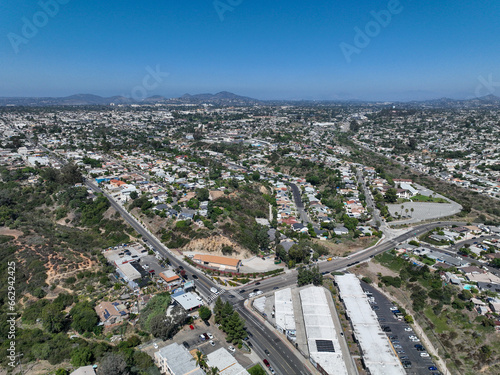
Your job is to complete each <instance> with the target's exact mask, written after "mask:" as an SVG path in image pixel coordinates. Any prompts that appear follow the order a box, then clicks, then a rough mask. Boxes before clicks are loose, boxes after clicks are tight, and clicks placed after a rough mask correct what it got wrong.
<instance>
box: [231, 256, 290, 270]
mask: <svg viewBox="0 0 500 375" xmlns="http://www.w3.org/2000/svg"><path fill="white" fill-rule="evenodd" d="M241 263H242V265H241V266H240V272H242V273H249V272H265V271H272V270H276V269H278V268H283V264H274V255H272V256H268V257H266V258H264V260H263V259H262V258H260V257H253V258H250V259H245V260H242V261H241Z"/></svg>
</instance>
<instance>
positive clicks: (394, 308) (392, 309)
mask: <svg viewBox="0 0 500 375" xmlns="http://www.w3.org/2000/svg"><path fill="white" fill-rule="evenodd" d="M397 309H398V308H397V307H395V306H393V307H391V308H390V310H391V311H396V310H397Z"/></svg>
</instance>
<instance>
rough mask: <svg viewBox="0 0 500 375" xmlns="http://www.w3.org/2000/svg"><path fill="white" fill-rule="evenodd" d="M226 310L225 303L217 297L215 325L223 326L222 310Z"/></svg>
mask: <svg viewBox="0 0 500 375" xmlns="http://www.w3.org/2000/svg"><path fill="white" fill-rule="evenodd" d="M223 309H224V302H222V299H221V298H220V296H219V297H217V300H215V306H214V315H215V323H218V324H221V323H222V310H223Z"/></svg>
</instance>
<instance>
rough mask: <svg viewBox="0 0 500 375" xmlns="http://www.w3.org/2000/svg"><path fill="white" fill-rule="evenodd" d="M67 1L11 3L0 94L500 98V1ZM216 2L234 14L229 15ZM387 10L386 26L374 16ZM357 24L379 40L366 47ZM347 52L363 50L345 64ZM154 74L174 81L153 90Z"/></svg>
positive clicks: (1, 24) (6, 5)
mask: <svg viewBox="0 0 500 375" xmlns="http://www.w3.org/2000/svg"><path fill="white" fill-rule="evenodd" d="M59 1H60V2H61V3H65V4H60V3H59V2H57V0H42V1H41V2H42V3H47V4H50V3H54V2H56V3H57V4H58V6H57V7H58V8H59V9H55V8H54V6H53V4H52V6H51V7H49V8H46V9H49V11H51V12H52V15H46V14H47V12H48V11H47V10H43V7H42V5H40V4H39V0H17V1H7V2H3V4H1V5H0V82H1V85H0V96H65V95H71V94H75V93H91V94H96V95H102V96H111V95H125V96H133V92H134V90H135V89H137V87H142V88H143V90H144V91H143V92H146V93H147V96H151V95H157V94H159V95H165V96H167V97H174V96H180V95H182V94H184V93H191V94H194V93H204V92H212V93H215V92H218V91H223V90H227V91H231V92H234V93H237V94H240V95H247V96H252V97H256V98H259V99H367V100H410V99H429V98H439V97H443V96H448V97H453V98H466V97H472V96H474V95H475V94H476V93H481V94H484V95H486V94H489V93H493V94H496V95H498V96H500V83H497V84H492V85H489V86H488V87H487V88H485V87H484V84H483V86H481V87H478V86H479V85H481V83H480V77H483V78H484V79H486V80H488V77H490V78H491V79H490V81H492V82H494V83H496V82H500V64H499V62H500V38H499V37H498V35H499V34H500V22H498V19H499V17H500V2H498V1H497V0H495V1H493V0H483V1H481V2H472V1H464V0H454V1H451V0H441V1H426V0H422V1H417V0H400V1H399V4H398V1H397V0H391V1H387V0H386V1H379V0H372V1H366V0H358V1H347V0H346V1H334V0H329V1H328V0H327V1H324V0H316V1H315V2H311V1H304V0H301V1H296V0H286V1H285V0H274V1H264V0H252V1H250V0H216V1H213V0H203V1H201V0H191V1H172V0H163V1H156V0H149V1H148V0H146V1H137V0H136V1H131V0H120V1H118V0H106V1H103V0H100V1H96V0H85V1H84V0H59ZM214 4H218V5H219V7H220V9H223V7H226V8H227V9H229V8H230V10H227V11H225V12H224V13H223V20H222V19H221V17H220V16H219V14H218V12H217V10H216V8H215V6H214ZM231 4H233V5H231ZM54 9H55V10H54ZM388 9H389V10H397V12H395V13H394V14H391V19H390V20H389V21H388V22H386V25H384V26H380V24H376V22H377V21H376V20H375V18H374V16H373V15H372V13H371V12H381V11H383V12H385V13H384V14H385V15H387V14H388V13H387V12H389V10H388ZM219 12H220V11H219ZM44 14H45V15H44ZM389 14H390V13H389ZM385 19H386V21H387V18H385ZM26 21H27V22H28V23H29V24H33V23H34V24H35V25H34V27H35V28H36V30H35V31H36V35H30V34H29V32H30V31H31V33H33V29H31V30H30V29H29V26H25V25H26ZM36 25H38V26H39V27H37V26H36ZM377 25H378V26H377ZM23 26H24V29H25V30H23ZM355 28H358V29H357V30H361V31H362V32H363V33H365V32H368V33H369V34H371V36H368V38H369V43H368V44H367V45H366V46H365V45H364V44H363V43H360V42H359V40H358V41H357V42H358V44H356V41H355V36H356V34H357V32H356V31H355ZM358 39H359V38H358ZM362 42H365V44H366V39H365V40H364V41H362ZM342 43H343V44H342ZM341 45H343V46H344V47H345V46H347V45H349V46H350V47H349V48H351V47H352V48H353V49H355V50H356V52H353V53H352V54H350V56H349V59H346V56H345V54H344V53H343V50H342V49H341V47H340V46H341ZM344 49H345V48H344ZM351 51H352V50H351ZM348 60H350V61H348ZM148 67H150V68H152V69H153V70H154V69H156V67H159V69H160V70H161V72H168V73H169V75H168V77H166V76H163V75H162V77H161V79H160V80H158V81H148V82H150V83H154V84H151V85H146V86H147V87H146V88H147V90H146V89H145V88H144V87H145V86H144V85H143V83H142V82H143V80H144V78H145V77H146V76H147V75H148V74H149V73H148V71H147V69H148Z"/></svg>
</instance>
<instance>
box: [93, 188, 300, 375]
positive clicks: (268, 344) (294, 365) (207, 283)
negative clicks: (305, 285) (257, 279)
mask: <svg viewBox="0 0 500 375" xmlns="http://www.w3.org/2000/svg"><path fill="white" fill-rule="evenodd" d="M86 185H87V186H88V187H89V188H91V189H92V190H93V191H95V192H99V193H103V194H104V195H105V196H106V197H107V198H108V200H109V202H110V203H111V205H112V206H113V208H114V209H115V210H117V211H118V212H119V213H120V214H121V216H122V217H123V218H124V219H125V220H126V221H127V222H128V223H129V224H130V225H131V226H132V227H133V228H134V229H135V230H136V231H137V233H139V234H141V235H142V238H143V240H147V242H148V243H149V244H151V246H152V247H153V248H154V249H155V250H156V251H158V252H159V253H160V254H161V255H162V256H164V257H166V258H168V259H169V260H170V263H171V264H172V265H173V266H174V267H179V266H182V267H184V269H185V270H186V271H187V272H188V275H189V277H190V278H192V275H193V274H195V275H197V277H198V279H196V280H195V285H196V289H197V290H198V291H199V292H201V294H203V296H204V297H205V299H206V300H208V301H210V300H212V299H213V297H214V294H213V293H212V292H211V291H210V288H212V287H215V288H217V289H220V286H219V285H217V284H215V283H214V282H212V281H211V280H210V279H208V278H207V277H206V276H205V275H204V274H203V273H201V272H199V271H198V270H196V269H194V268H193V267H191V266H190V265H189V264H188V263H186V262H183V261H181V260H179V259H177V258H176V257H175V256H174V255H173V254H172V253H171V252H170V251H169V250H168V249H167V248H166V247H165V246H164V245H163V244H162V243H160V241H158V240H157V239H156V237H154V236H153V235H152V234H150V233H149V231H147V230H146V229H145V228H144V227H143V226H142V225H141V224H140V223H138V222H137V221H136V220H135V219H134V218H133V217H132V215H130V214H129V213H128V212H127V211H126V210H125V209H124V208H123V207H122V206H121V205H120V204H118V203H117V202H116V201H115V200H114V199H112V198H111V197H110V196H109V195H108V194H107V193H105V192H103V191H102V190H101V189H99V188H98V187H97V186H96V185H95V184H93V183H91V182H89V181H86ZM286 280H288V282H289V283H290V284H293V283H295V282H296V280H295V279H294V278H290V279H288V278H287V279H286ZM231 294H232V293H231ZM234 295H235V294H233V298H230V297H229V295H228V293H227V292H226V293H224V294H221V298H222V299H223V300H227V301H229V302H230V303H232V304H233V306H234V308H235V310H236V311H238V313H239V314H240V315H241V317H242V318H243V319H245V321H246V326H247V328H248V330H249V331H250V332H251V333H252V335H253V337H252V338H251V340H250V341H252V344H253V349H254V350H256V351H257V353H258V354H259V355H260V357H261V358H267V359H268V361H269V362H270V363H271V366H272V367H273V368H274V369H275V371H276V373H277V374H280V375H281V374H283V375H285V374H310V371H309V370H307V369H306V368H305V366H304V365H303V363H302V362H301V361H300V360H299V359H298V358H297V357H296V353H295V352H293V351H292V350H290V348H289V347H288V346H286V345H285V344H284V343H283V342H282V341H281V339H280V338H279V337H278V336H277V335H276V334H275V333H274V330H272V329H269V328H267V327H266V326H265V325H264V324H263V323H262V322H259V321H258V320H257V318H255V317H254V316H253V315H252V313H250V312H249V311H247V310H246V308H245V307H244V305H243V303H244V300H243V298H242V297H241V296H240V295H239V294H238V296H237V297H234ZM265 349H267V350H269V352H270V355H269V356H267V355H266V354H265V353H264V350H265Z"/></svg>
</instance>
